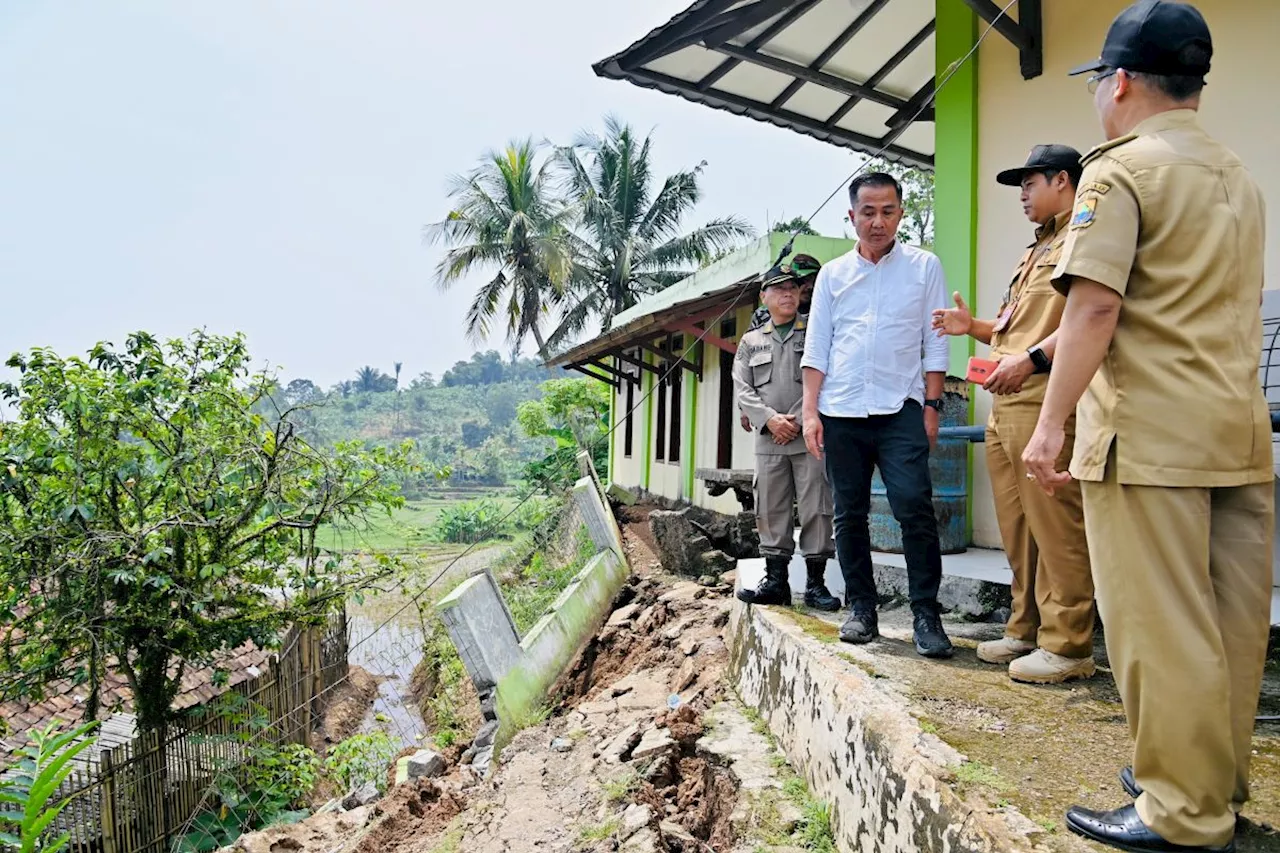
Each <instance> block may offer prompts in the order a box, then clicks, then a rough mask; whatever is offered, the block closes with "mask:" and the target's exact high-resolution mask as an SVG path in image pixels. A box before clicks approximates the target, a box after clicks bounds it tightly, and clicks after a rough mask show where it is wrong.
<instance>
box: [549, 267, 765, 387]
mask: <svg viewBox="0 0 1280 853" xmlns="http://www.w3.org/2000/svg"><path fill="white" fill-rule="evenodd" d="M757 279H758V276H754V275H753V276H750V277H748V278H745V279H743V280H741V281H737V282H734V283H732V284H729V285H725V286H722V287H718V288H716V289H714V290H710V291H707V292H704V293H701V294H698V295H697V296H694V297H692V298H690V299H687V300H683V301H680V302H677V303H675V304H673V305H671V306H669V307H665V308H660V309H658V310H657V311H654V312H652V313H646V314H643V315H641V316H639V317H636V318H635V319H632V320H630V321H629V322H624V323H621V324H615V326H614V327H613V328H612V329H610V330H609V331H607V332H605V333H604V334H602V335H600V336H599V337H598V338H594V339H592V340H590V341H587V342H586V343H584V344H581V345H580V346H576V347H574V348H573V349H571V350H568V351H567V352H564V353H561V354H560V355H558V356H556V357H555V358H552V359H550V360H549V361H548V362H547V366H549V367H564V368H568V369H570V370H576V371H578V372H579V373H583V374H586V375H587V376H590V377H591V378H592V379H599V380H600V381H601V382H604V383H606V384H608V385H612V386H613V387H614V388H619V387H621V384H622V382H623V381H628V380H634V379H635V378H637V377H638V376H639V373H638V371H640V370H647V371H649V372H651V373H654V374H659V373H661V372H662V371H660V370H659V369H658V368H657V367H655V366H654V365H652V364H649V363H648V362H646V361H645V360H644V359H643V358H638V357H637V356H636V355H635V354H631V353H629V352H628V351H629V350H635V349H640V350H644V351H645V352H649V353H652V354H654V355H656V356H658V357H660V358H662V359H665V360H669V361H676V362H678V363H679V365H680V366H681V367H683V368H684V369H686V370H688V371H690V372H692V373H694V374H697V375H698V376H699V377H700V376H701V374H702V367H701V365H699V364H696V363H693V362H690V361H687V360H685V359H684V358H683V355H684V353H683V351H682V350H681V351H677V350H676V348H673V347H672V346H671V345H670V342H669V341H670V338H671V337H672V336H674V335H680V334H686V335H690V336H692V337H694V338H700V339H701V340H702V341H704V342H706V343H708V344H710V345H712V346H714V347H717V348H719V349H723V350H726V351H728V352H736V351H737V345H736V344H733V343H731V342H730V341H727V340H724V339H722V338H721V337H720V336H719V334H718V332H719V330H718V329H715V328H710V327H707V326H706V324H707V323H715V322H716V320H717V319H720V318H726V317H732V316H733V312H734V310H736V309H737V308H738V307H740V306H742V305H754V304H755V303H756V300H757V299H758V298H759V293H760V285H759V282H758V280H757ZM699 324H703V325H702V327H701V328H699ZM663 336H666V337H667V338H668V341H667V342H666V343H665V345H664V344H659V345H655V344H654V343H653V342H654V340H655V339H658V338H661V337H663ZM612 358H617V359H619V360H620V361H622V362H625V363H626V364H627V365H628V366H629V368H631V369H630V370H627V371H624V370H619V369H618V368H617V367H615V366H614V365H612V364H610V363H609V359H612Z"/></svg>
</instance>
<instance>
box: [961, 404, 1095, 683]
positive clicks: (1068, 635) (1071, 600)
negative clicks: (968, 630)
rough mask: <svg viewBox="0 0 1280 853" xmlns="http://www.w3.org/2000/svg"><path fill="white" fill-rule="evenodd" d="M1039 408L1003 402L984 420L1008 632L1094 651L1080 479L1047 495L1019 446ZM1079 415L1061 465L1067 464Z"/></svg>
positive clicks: (1081, 652) (1068, 650)
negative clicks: (1006, 582)
mask: <svg viewBox="0 0 1280 853" xmlns="http://www.w3.org/2000/svg"><path fill="white" fill-rule="evenodd" d="M1039 416H1040V407H1039V406H1023V407H1007V408H998V409H997V410H996V412H995V414H994V416H993V418H992V421H991V423H990V424H988V426H987V433H986V447H987V470H988V472H989V473H990V475H991V490H992V493H993V495H994V497H995V504H996V519H997V521H998V522H999V525H1000V538H1001V539H1002V540H1003V542H1004V550H1005V554H1006V555H1007V556H1008V558H1009V566H1010V568H1011V569H1013V584H1012V587H1011V594H1012V597H1013V606H1012V608H1011V611H1012V613H1011V616H1010V617H1009V623H1008V624H1007V625H1006V626H1005V636H1008V637H1012V638H1014V639H1017V640H1023V641H1024V642H1028V643H1035V644H1036V645H1037V646H1038V647H1039V648H1042V649H1044V650H1045V651H1048V652H1053V653H1054V654H1058V655H1062V656H1063V657H1068V658H1087V657H1092V656H1093V623H1094V609H1093V577H1092V575H1091V574H1090V571H1089V548H1088V545H1087V543H1086V542H1085V527H1084V508H1083V506H1082V501H1081V497H1080V484H1079V483H1077V482H1076V481H1075V480H1072V481H1071V483H1070V484H1069V485H1067V486H1065V487H1063V488H1060V489H1055V490H1054V494H1053V495H1046V494H1045V493H1044V490H1043V489H1041V488H1040V486H1039V485H1037V484H1036V482H1035V481H1034V480H1028V479H1027V469H1026V467H1025V466H1024V465H1023V464H1022V451H1023V450H1024V449H1025V448H1026V446H1027V442H1028V441H1030V440H1031V435H1032V433H1034V432H1035V429H1036V419H1037V418H1038V417H1039ZM1073 430H1074V421H1073V422H1071V423H1068V425H1067V437H1066V442H1065V443H1064V445H1063V446H1064V448H1065V449H1064V450H1063V452H1062V458H1060V459H1059V460H1058V470H1059V471H1064V470H1066V468H1067V466H1068V464H1069V463H1070V461H1071V447H1072V444H1073V443H1074V436H1073V435H1072V432H1073Z"/></svg>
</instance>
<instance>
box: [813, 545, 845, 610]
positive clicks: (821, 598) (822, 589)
mask: <svg viewBox="0 0 1280 853" xmlns="http://www.w3.org/2000/svg"><path fill="white" fill-rule="evenodd" d="M804 562H805V569H807V570H808V582H807V583H806V585H805V588H804V606H805V607H812V608H813V609H814V610H824V611H826V612H827V613H835V612H836V611H837V610H839V609H840V599H838V598H836V597H835V596H834V595H832V594H831V592H830V591H829V590H828V589H827V585H826V584H825V583H823V577H824V576H825V575H826V573H827V561H826V559H825V558H823V557H818V558H816V559H808V560H805V561H804Z"/></svg>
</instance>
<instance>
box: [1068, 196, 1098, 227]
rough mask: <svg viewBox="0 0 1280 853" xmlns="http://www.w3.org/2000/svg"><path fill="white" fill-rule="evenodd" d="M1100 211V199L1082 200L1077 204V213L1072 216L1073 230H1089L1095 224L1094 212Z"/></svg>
mask: <svg viewBox="0 0 1280 853" xmlns="http://www.w3.org/2000/svg"><path fill="white" fill-rule="evenodd" d="M1097 209H1098V199H1096V198H1082V199H1080V201H1079V202H1078V203H1077V204H1076V211H1075V213H1073V214H1071V227H1072V228H1088V227H1089V226H1090V225H1092V224H1093V214H1094V211H1095V210H1097Z"/></svg>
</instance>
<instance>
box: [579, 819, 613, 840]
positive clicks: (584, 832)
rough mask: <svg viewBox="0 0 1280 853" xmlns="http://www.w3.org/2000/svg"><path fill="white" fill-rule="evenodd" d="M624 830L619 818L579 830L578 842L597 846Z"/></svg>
mask: <svg viewBox="0 0 1280 853" xmlns="http://www.w3.org/2000/svg"><path fill="white" fill-rule="evenodd" d="M621 828H622V822H621V821H620V820H618V819H617V818H610V819H609V820H606V821H604V822H602V823H594V824H591V825H590V826H584V827H582V828H581V829H579V830H578V841H580V842H582V843H583V844H597V843H599V842H601V841H604V840H605V839H606V838H609V837H611V836H612V835H613V834H614V833H615V832H617V831H618V830H619V829H621Z"/></svg>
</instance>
